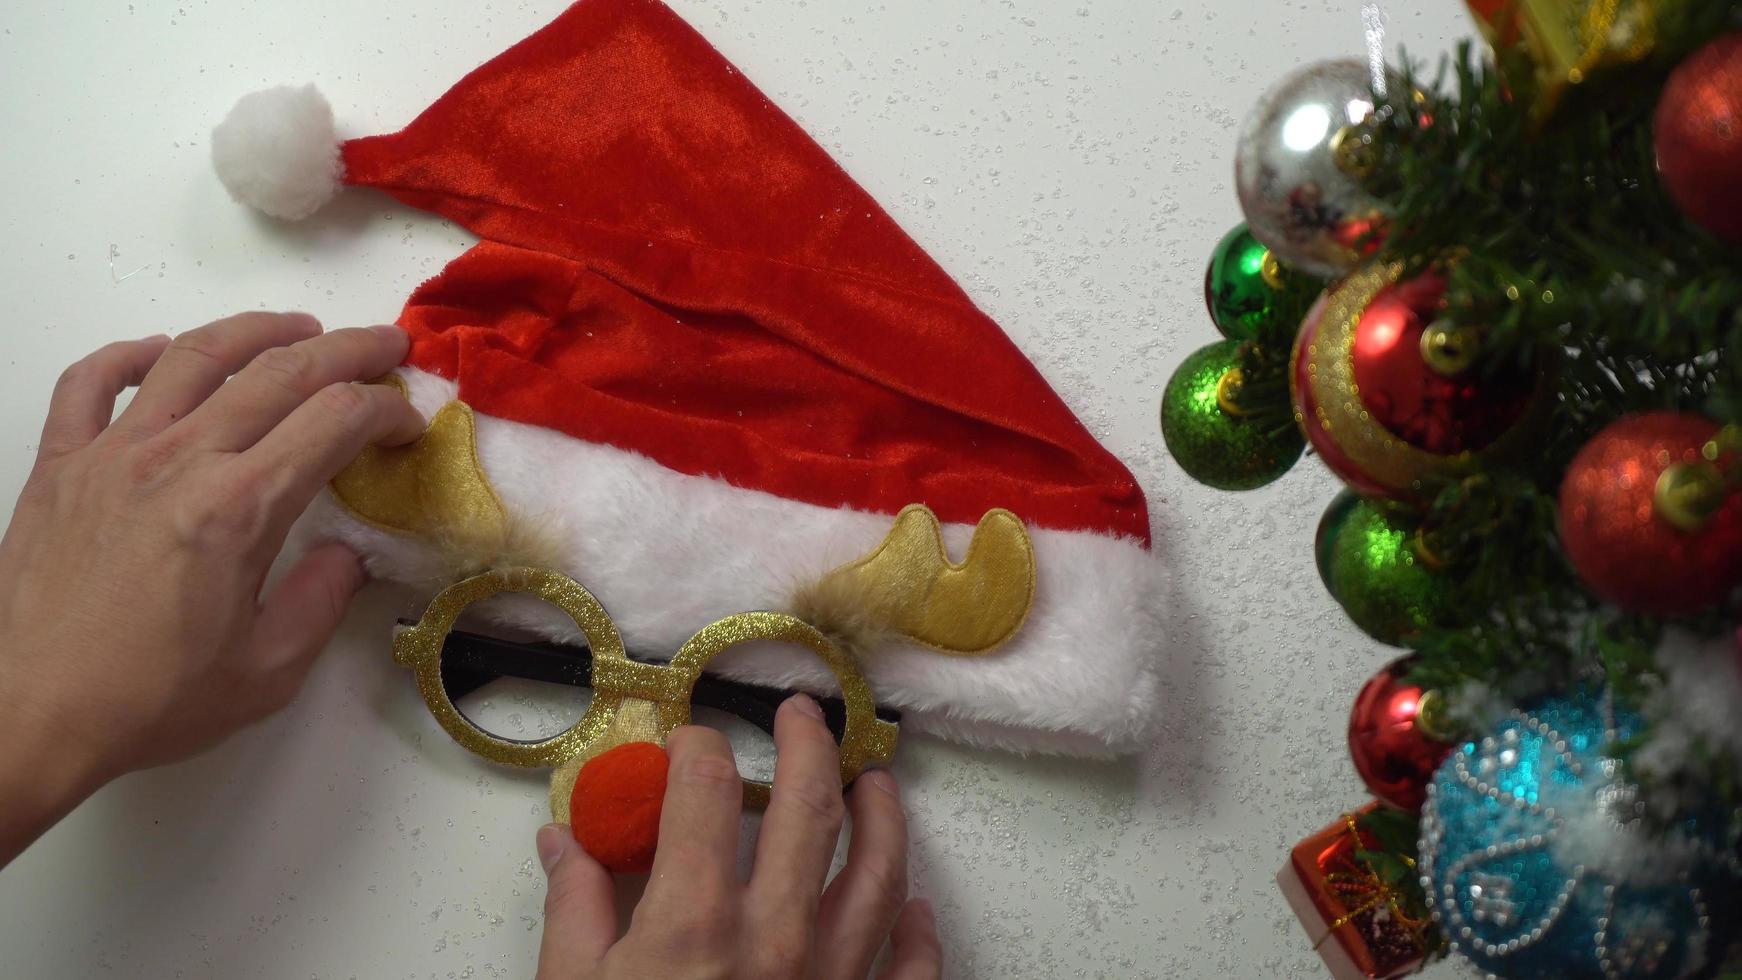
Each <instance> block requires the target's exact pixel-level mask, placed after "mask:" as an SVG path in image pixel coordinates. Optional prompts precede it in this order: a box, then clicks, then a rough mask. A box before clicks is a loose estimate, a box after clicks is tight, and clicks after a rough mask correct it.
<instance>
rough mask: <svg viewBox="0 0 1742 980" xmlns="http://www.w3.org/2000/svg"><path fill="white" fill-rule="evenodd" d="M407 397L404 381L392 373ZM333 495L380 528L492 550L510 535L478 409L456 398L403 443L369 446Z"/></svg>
mask: <svg viewBox="0 0 1742 980" xmlns="http://www.w3.org/2000/svg"><path fill="white" fill-rule="evenodd" d="M377 383H380V384H388V385H391V386H393V387H395V388H398V389H399V392H400V394H404V393H405V382H404V381H402V380H400V379H399V378H398V377H397V376H394V375H388V376H387V377H386V378H383V379H382V380H381V381H380V382H377ZM332 490H333V496H334V497H336V498H337V499H338V501H339V503H341V504H343V505H344V506H345V509H347V510H349V511H350V512H351V513H352V514H354V515H356V516H357V517H358V518H360V519H362V520H364V521H367V522H368V523H370V524H373V525H375V526H376V527H379V528H383V529H385V530H389V531H397V532H399V533H401V534H411V535H417V536H420V537H426V538H431V539H434V540H439V541H449V542H451V543H455V544H460V545H463V544H465V543H467V542H471V543H476V544H478V545H480V546H482V547H485V548H486V550H488V548H489V547H493V546H495V545H496V544H499V543H500V542H502V541H504V540H506V539H507V538H508V513H507V511H506V510H505V509H504V508H503V506H502V500H501V498H500V497H498V496H496V490H495V488H494V487H492V486H491V485H490V480H489V478H488V477H486V476H485V475H484V468H483V467H482V466H481V465H479V463H478V449H477V423H476V420H475V419H474V418H473V417H472V409H471V407H470V406H468V405H466V404H465V403H464V402H459V401H452V402H448V403H447V404H446V405H443V406H442V407H441V410H440V411H438V412H436V414H435V417H434V418H432V419H430V420H429V428H428V429H427V430H426V431H425V432H424V434H423V435H422V436H420V437H419V438H418V440H417V441H416V442H413V443H411V444H410V445H405V446H371V447H369V448H368V449H365V450H363V453H362V455H360V456H358V457H357V458H356V460H355V461H353V462H352V463H351V465H350V466H347V467H345V469H344V470H343V471H342V472H340V473H339V475H338V476H336V477H334V478H333V482H332Z"/></svg>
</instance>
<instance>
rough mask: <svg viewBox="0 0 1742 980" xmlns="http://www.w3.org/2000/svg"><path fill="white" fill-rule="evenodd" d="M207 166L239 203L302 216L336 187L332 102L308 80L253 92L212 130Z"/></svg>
mask: <svg viewBox="0 0 1742 980" xmlns="http://www.w3.org/2000/svg"><path fill="white" fill-rule="evenodd" d="M212 169H213V170H216V171H217V172H218V179H219V180H221V181H223V182H224V187H225V189H226V190H228V191H229V192H230V196H231V197H233V198H235V199H236V201H237V202H239V203H241V204H246V205H248V206H249V207H252V208H257V209H259V210H261V211H264V212H266V213H267V214H270V215H272V216H273V217H275V218H284V219H285V220H287V221H296V220H297V219H299V218H306V217H308V216H309V215H311V214H313V213H315V211H317V210H319V209H320V206H321V205H323V204H325V203H327V202H328V201H330V200H332V197H333V195H334V194H337V193H338V192H339V182H340V180H341V179H342V178H343V176H344V164H343V162H342V161H341V160H340V157H339V137H338V134H337V132H335V131H334V129H333V109H332V107H331V106H329V105H328V104H327V100H326V97H325V96H323V95H321V93H320V90H318V89H316V88H315V87H314V86H313V85H304V86H303V87H302V88H293V87H291V86H289V85H280V86H279V87H277V88H269V89H266V90H264V91H260V92H251V93H249V94H248V95H244V96H242V98H241V99H240V100H238V101H237V102H236V107H235V108H234V109H231V110H230V114H229V115H228V116H225V117H224V121H223V122H221V123H219V124H218V125H217V128H215V129H213V130H212Z"/></svg>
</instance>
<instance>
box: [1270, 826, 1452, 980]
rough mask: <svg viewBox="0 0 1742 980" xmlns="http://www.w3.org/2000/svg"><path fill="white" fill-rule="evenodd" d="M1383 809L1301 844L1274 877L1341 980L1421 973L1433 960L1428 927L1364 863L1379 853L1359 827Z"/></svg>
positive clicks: (1383, 978) (1377, 979)
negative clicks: (1368, 854)
mask: <svg viewBox="0 0 1742 980" xmlns="http://www.w3.org/2000/svg"><path fill="white" fill-rule="evenodd" d="M1378 806H1379V804H1377V803H1370V804H1368V805H1367V806H1366V807H1365V808H1363V809H1361V810H1359V811H1357V812H1355V813H1345V814H1343V817H1342V819H1340V820H1338V821H1337V822H1336V823H1334V824H1331V825H1330V826H1329V827H1326V828H1325V829H1323V830H1321V831H1319V832H1318V833H1316V834H1314V835H1312V836H1311V837H1308V838H1307V839H1306V840H1303V841H1301V842H1300V843H1299V844H1296V845H1295V846H1294V850H1293V851H1292V852H1291V853H1290V854H1289V861H1288V864H1286V865H1284V866H1283V869H1282V870H1281V871H1280V872H1278V873H1277V876H1276V883H1277V885H1279V886H1280V887H1281V888H1282V894H1283V897H1284V898H1287V899H1288V904H1289V906H1290V907H1291V908H1293V909H1294V914H1295V917H1296V918H1298V919H1300V921H1301V924H1302V925H1304V926H1306V930H1307V935H1308V936H1310V937H1311V938H1312V940H1313V948H1314V949H1317V950H1318V951H1319V956H1320V957H1321V958H1322V959H1323V960H1324V961H1325V966H1327V967H1329V968H1330V971H1331V976H1333V977H1335V978H1337V980H1361V978H1368V980H1391V978H1393V977H1401V976H1404V975H1406V974H1410V973H1414V972H1416V971H1417V970H1419V969H1421V967H1422V965H1423V964H1424V963H1425V962H1426V960H1427V954H1428V948H1429V941H1428V939H1427V932H1428V929H1429V926H1428V923H1427V922H1426V921H1425V920H1423V919H1421V918H1418V917H1416V916H1414V915H1412V914H1410V913H1409V912H1408V911H1407V910H1406V909H1405V908H1404V906H1403V896H1402V895H1401V894H1399V893H1398V891H1397V889H1396V888H1395V887H1394V886H1393V885H1391V884H1390V883H1388V882H1386V881H1385V880H1384V879H1382V878H1380V876H1379V875H1378V874H1376V873H1375V872H1374V871H1373V870H1372V869H1371V868H1369V867H1367V866H1366V865H1364V864H1362V863H1361V861H1360V859H1359V857H1358V854H1359V852H1361V851H1367V850H1374V849H1375V844H1374V841H1373V838H1372V836H1371V835H1370V834H1368V833H1367V832H1366V831H1364V830H1362V829H1361V827H1360V824H1359V820H1360V817H1361V816H1362V815H1363V814H1366V813H1369V812H1372V811H1373V810H1374V809H1376V808H1377V807H1378Z"/></svg>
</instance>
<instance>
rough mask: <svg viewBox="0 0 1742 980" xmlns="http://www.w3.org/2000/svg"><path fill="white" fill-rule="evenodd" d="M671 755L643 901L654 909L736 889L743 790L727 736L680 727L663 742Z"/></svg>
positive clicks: (708, 900) (719, 899)
mask: <svg viewBox="0 0 1742 980" xmlns="http://www.w3.org/2000/svg"><path fill="white" fill-rule="evenodd" d="M665 744H666V752H667V754H668V755H669V756H670V757H671V770H670V776H669V777H668V779H667V782H666V787H665V804H664V807H663V808H662V809H661V811H660V815H659V848H658V849H657V850H656V851H654V854H653V872H652V877H651V878H650V879H649V881H648V885H647V892H646V895H645V899H644V901H646V902H649V903H651V904H653V905H655V906H665V907H668V908H669V907H671V906H672V905H690V906H695V908H692V910H691V911H692V912H703V911H705V912H723V911H724V910H723V908H722V909H716V908H712V907H709V908H706V909H702V908H701V907H702V906H713V905H716V904H723V903H725V902H726V901H727V896H729V895H731V894H732V893H733V891H734V890H735V888H736V884H735V881H734V878H735V875H736V872H737V866H738V814H739V811H740V810H741V809H742V808H743V802H744V786H743V783H742V782H741V781H740V780H739V778H738V767H737V765H736V764H735V763H734V762H733V761H732V747H731V746H730V745H728V744H727V743H726V737H725V736H724V735H721V734H720V733H719V732H717V731H714V730H713V729H711V728H699V727H694V726H689V727H684V728H679V729H677V730H676V731H674V732H672V733H671V735H670V737H668V738H667V739H666V743H665Z"/></svg>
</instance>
